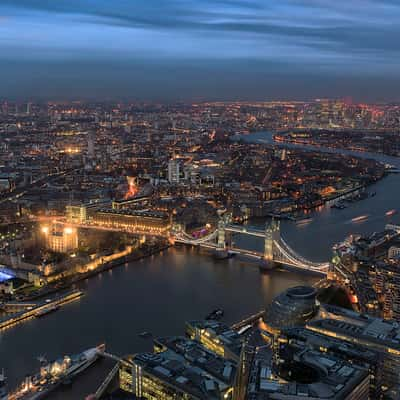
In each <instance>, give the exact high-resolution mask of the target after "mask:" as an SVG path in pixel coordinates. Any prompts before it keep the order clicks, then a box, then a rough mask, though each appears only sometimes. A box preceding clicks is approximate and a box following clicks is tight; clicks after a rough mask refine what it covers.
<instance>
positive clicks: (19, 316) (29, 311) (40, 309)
mask: <svg viewBox="0 0 400 400" xmlns="http://www.w3.org/2000/svg"><path fill="white" fill-rule="evenodd" d="M82 296H83V292H81V291H80V290H72V291H69V292H67V293H64V294H60V295H58V296H55V297H53V298H51V299H47V300H41V301H38V302H36V303H32V304H29V306H27V305H26V304H24V303H21V304H20V306H21V307H22V311H19V312H16V313H14V314H10V315H6V316H4V317H3V318H0V330H4V329H8V328H11V327H12V326H14V325H16V324H19V323H21V322H23V321H25V320H28V319H31V318H35V317H37V316H39V315H43V314H45V313H46V312H47V311H48V312H50V311H51V310H52V309H54V308H55V307H61V306H64V305H65V304H68V303H70V302H72V301H75V300H78V299H80V298H81V297H82ZM2 307H3V309H7V308H8V307H11V308H14V307H15V309H17V307H18V303H10V304H8V303H4V304H3V305H2Z"/></svg>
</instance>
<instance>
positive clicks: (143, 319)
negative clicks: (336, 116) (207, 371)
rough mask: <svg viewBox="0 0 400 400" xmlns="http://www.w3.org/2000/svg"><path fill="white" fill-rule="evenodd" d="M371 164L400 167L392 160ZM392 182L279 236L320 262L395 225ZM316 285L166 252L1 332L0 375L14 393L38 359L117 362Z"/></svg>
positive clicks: (267, 139) (181, 251) (302, 277)
mask: <svg viewBox="0 0 400 400" xmlns="http://www.w3.org/2000/svg"><path fill="white" fill-rule="evenodd" d="M271 137H272V136H271V134H270V133H268V132H263V133H257V134H254V135H251V136H246V137H244V139H245V140H246V141H256V142H260V143H266V144H270V143H271ZM296 147H298V146H296ZM361 156H366V154H365V153H362V154H361ZM377 157H379V159H381V160H383V161H386V162H389V163H391V164H395V165H400V162H399V161H398V160H397V159H392V158H390V157H383V156H377ZM374 158H375V157H374ZM399 183H400V175H389V176H388V177H386V178H385V179H383V180H382V181H381V182H379V183H377V184H376V185H375V187H373V188H371V190H373V191H377V195H376V196H375V197H372V198H368V199H366V200H363V201H360V202H358V203H354V204H351V205H350V206H349V207H348V208H347V209H345V210H334V209H329V208H323V209H322V210H321V211H318V212H315V213H314V214H312V215H311V217H312V218H313V220H312V222H310V223H309V224H307V225H302V226H298V225H296V224H295V223H294V222H290V221H283V222H282V234H283V235H284V237H285V239H286V241H287V242H288V243H289V244H290V245H291V246H292V247H293V248H294V249H295V250H296V251H297V252H298V253H300V254H301V255H303V256H305V257H307V258H310V259H311V260H314V261H326V260H328V259H329V258H330V257H331V248H332V245H333V244H334V243H336V242H338V241H341V240H342V239H343V238H344V237H345V236H347V235H348V234H350V233H355V232H359V233H367V232H372V231H379V230H382V229H383V228H384V225H385V223H387V222H398V220H399V218H398V217H397V216H396V215H395V216H394V217H393V219H389V218H387V217H385V212H386V211H388V210H390V209H396V208H400V207H399V199H400V184H399ZM365 214H368V215H370V217H369V219H368V220H366V221H364V222H362V223H359V224H354V223H352V222H351V219H352V218H354V217H356V216H359V215H365ZM264 223H265V221H255V222H254V225H260V226H263V225H264ZM235 240H236V243H238V244H243V245H245V246H247V247H248V248H254V249H260V250H261V249H262V246H263V243H262V241H257V240H256V239H249V238H248V237H247V238H246V237H239V238H236V239H235ZM317 279H319V278H318V277H315V276H313V275H307V274H303V273H295V272H288V271H285V270H274V271H272V272H270V273H267V274H266V273H260V271H259V269H258V268H257V266H255V265H254V264H250V263H246V262H244V261H241V260H239V259H230V260H221V261H217V260H214V259H213V258H212V257H209V256H207V255H206V254H204V253H203V252H202V251H199V250H197V249H191V248H185V247H180V248H171V249H169V250H167V251H164V252H163V253H161V254H159V255H156V256H152V257H150V258H146V259H143V260H140V261H137V262H133V263H130V264H129V265H128V264H126V265H124V266H122V267H120V268H116V269H114V270H112V271H108V272H105V273H103V274H100V275H98V276H96V277H94V278H92V279H89V280H87V281H85V282H82V283H81V284H80V285H79V287H80V288H82V289H83V290H84V291H85V292H86V295H85V296H84V297H83V298H81V300H79V301H78V302H76V303H72V304H69V305H67V306H65V307H63V308H61V309H60V310H59V311H57V312H55V313H53V314H49V315H47V316H46V317H43V318H41V319H37V320H30V321H28V322H25V323H22V324H20V325H18V326H16V327H14V328H12V329H10V330H7V331H4V332H2V333H1V336H0V368H2V367H4V368H5V370H6V373H7V375H8V377H9V383H10V386H11V387H14V386H15V384H16V383H17V382H19V381H20V380H21V379H22V378H23V376H24V375H25V374H28V373H32V372H33V371H36V370H37V368H38V362H37V360H36V358H37V357H38V356H39V355H45V356H46V357H47V358H48V359H52V358H55V357H57V356H61V355H64V354H71V353H76V352H79V351H82V350H84V349H86V348H89V347H92V346H94V345H96V344H99V343H102V342H105V343H106V345H107V349H108V351H109V352H111V353H115V354H117V355H123V354H128V353H135V352H140V351H146V350H150V348H151V343H150V342H151V341H149V340H144V339H141V338H140V337H139V336H138V334H139V333H140V332H143V331H149V332H152V333H153V334H154V335H158V336H162V335H179V334H182V333H183V331H184V323H185V321H186V320H190V319H197V318H204V316H205V315H207V314H208V313H209V312H210V311H212V310H213V309H215V308H217V307H218V308H219V307H220V308H223V309H224V310H225V314H226V317H225V322H227V323H232V322H235V321H238V320H240V319H241V318H242V317H244V316H247V315H249V314H251V313H254V312H256V311H258V310H260V309H262V308H264V307H265V306H266V305H267V304H268V303H269V302H270V301H271V299H272V298H273V297H274V296H275V295H277V294H278V293H279V292H281V291H282V290H284V289H286V288H288V287H291V286H295V285H299V284H312V283H313V282H314V281H315V280H317Z"/></svg>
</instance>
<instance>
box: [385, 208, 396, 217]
mask: <svg viewBox="0 0 400 400" xmlns="http://www.w3.org/2000/svg"><path fill="white" fill-rule="evenodd" d="M396 213H397V210H389V211H388V212H386V213H385V215H386V216H387V217H391V216H392V215H394V214H396Z"/></svg>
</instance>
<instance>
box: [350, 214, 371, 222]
mask: <svg viewBox="0 0 400 400" xmlns="http://www.w3.org/2000/svg"><path fill="white" fill-rule="evenodd" d="M368 217H369V215H360V216H359V217H355V218H353V219H352V220H351V222H362V221H366V220H367V219H368Z"/></svg>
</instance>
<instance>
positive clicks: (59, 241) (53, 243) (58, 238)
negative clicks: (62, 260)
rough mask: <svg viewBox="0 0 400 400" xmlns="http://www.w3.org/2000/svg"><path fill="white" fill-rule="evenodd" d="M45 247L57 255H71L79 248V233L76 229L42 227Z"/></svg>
mask: <svg viewBox="0 0 400 400" xmlns="http://www.w3.org/2000/svg"><path fill="white" fill-rule="evenodd" d="M42 235H43V238H44V241H45V246H46V247H47V248H48V249H49V250H52V251H55V252H57V253H69V252H71V251H74V250H76V249H77V247H78V232H77V230H76V229H75V228H71V227H64V226H62V225H58V224H53V225H51V226H43V227H42Z"/></svg>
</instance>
